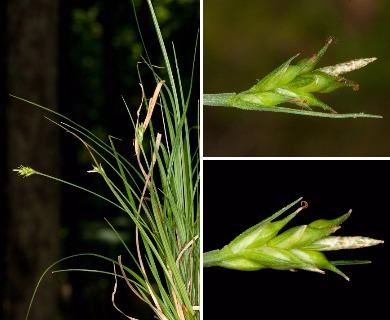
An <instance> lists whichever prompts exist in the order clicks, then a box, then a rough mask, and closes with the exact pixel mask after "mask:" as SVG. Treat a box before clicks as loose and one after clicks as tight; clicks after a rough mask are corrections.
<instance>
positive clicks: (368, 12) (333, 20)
mask: <svg viewBox="0 0 390 320" xmlns="http://www.w3.org/2000/svg"><path fill="white" fill-rule="evenodd" d="M203 23H204V27H203V28H204V31H203V33H204V50H203V54H204V57H203V61H204V63H203V72H204V74H203V80H204V82H203V85H204V93H222V92H237V93H238V92H240V91H243V90H247V89H249V88H250V87H252V86H253V85H254V84H255V83H256V81H257V79H261V78H262V77H264V76H265V75H267V74H268V73H269V72H271V71H272V70H274V69H275V68H276V67H278V66H279V65H281V64H282V63H283V62H285V61H286V60H288V59H289V58H291V57H292V56H294V55H295V54H297V53H300V56H299V57H298V58H297V59H296V60H294V62H296V61H298V60H299V59H300V58H305V57H311V56H312V54H313V53H315V52H317V51H318V50H319V49H320V48H322V46H323V45H324V43H325V39H326V37H327V36H333V37H335V38H336V39H337V40H338V42H337V43H335V44H332V45H331V46H330V47H329V49H328V51H327V52H326V54H325V55H324V56H323V57H322V59H321V61H320V62H319V65H318V66H319V67H324V66H328V65H334V64H337V63H341V62H345V61H349V60H352V59H357V58H368V57H377V58H378V59H377V60H376V61H375V62H373V63H371V64H369V65H368V66H366V67H364V68H362V69H359V70H355V71H353V72H351V73H347V74H345V77H346V78H347V79H350V80H353V81H355V82H357V83H359V84H360V90H359V91H353V90H352V89H351V88H341V89H338V90H336V91H334V92H332V93H328V94H322V95H317V97H318V98H319V99H320V100H322V101H324V102H325V103H327V104H328V105H329V106H331V107H332V108H333V109H335V110H336V111H337V112H339V113H355V112H364V113H369V114H379V115H382V116H383V117H384V118H383V119H328V118H311V117H305V116H300V115H291V114H282V113H272V112H255V111H245V110H239V109H234V108H232V109H228V108H223V107H210V106H204V108H203V110H204V155H205V156H316V157H323V156H335V157H339V156H352V157H355V156H360V157H365V156H389V155H390V144H389V141H390V108H389V99H388V87H389V70H390V57H389V54H388V52H389V51H390V42H389V40H388V39H389V32H390V2H389V1H386V0H329V1H311V0H296V1H283V0H276V1H250V0H243V1H237V0H227V1H223V6H221V1H217V0H208V1H205V2H204V16H203Z"/></svg>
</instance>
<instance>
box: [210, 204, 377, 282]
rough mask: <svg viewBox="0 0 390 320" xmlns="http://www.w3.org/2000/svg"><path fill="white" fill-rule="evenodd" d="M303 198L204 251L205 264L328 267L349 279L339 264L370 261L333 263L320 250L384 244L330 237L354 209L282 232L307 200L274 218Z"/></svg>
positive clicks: (238, 267)
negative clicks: (221, 243)
mask: <svg viewBox="0 0 390 320" xmlns="http://www.w3.org/2000/svg"><path fill="white" fill-rule="evenodd" d="M301 199H302V198H300V199H298V200H296V201H294V202H293V203H291V204H290V205H288V206H286V207H284V208H283V209H281V210H279V211H278V212H277V213H275V214H274V215H272V216H271V217H270V218H268V219H265V220H264V221H262V222H260V223H258V224H257V225H255V226H253V227H251V228H249V229H248V230H246V231H244V232H243V233H242V234H240V235H239V236H237V237H236V238H235V239H234V240H232V241H231V242H230V243H229V244H227V245H226V246H224V247H223V248H222V249H221V250H213V251H210V252H206V253H204V254H203V266H204V267H212V266H219V267H223V268H228V269H235V270H242V271H256V270H261V269H266V268H271V269H275V270H296V269H302V270H307V271H313V272H318V273H324V270H329V271H332V272H334V273H336V274H338V275H340V276H342V277H343V278H344V279H346V280H349V278H348V277H347V276H346V275H345V274H344V273H343V272H342V271H340V270H339V269H338V268H337V267H336V265H338V264H343V265H353V264H363V263H369V261H358V260H352V261H345V260H342V261H334V262H332V261H329V260H328V259H327V257H326V256H325V255H324V254H323V253H322V252H321V251H331V250H342V249H356V248H364V247H369V246H374V245H377V244H380V243H383V241H382V240H376V239H371V238H368V237H360V236H357V237H340V236H337V237H336V236H331V234H333V233H334V232H336V231H337V230H338V229H339V228H340V225H341V224H342V223H343V222H344V221H345V220H347V219H348V218H349V216H350V215H351V210H350V211H348V212H347V213H346V214H344V215H342V216H340V217H338V218H335V219H332V220H325V219H320V220H316V221H313V222H311V223H310V224H308V225H301V226H296V227H292V228H290V229H288V230H286V231H284V232H282V233H280V234H279V232H280V231H281V230H282V229H283V228H284V227H285V226H286V224H287V223H288V222H290V221H291V220H292V219H293V218H294V217H295V216H296V215H297V214H298V212H300V211H301V210H303V209H305V208H307V203H306V202H305V201H302V206H301V207H300V208H298V209H297V210H296V211H295V212H293V213H291V214H290V215H288V216H287V217H286V218H284V219H281V220H277V221H273V220H274V219H276V218H277V217H279V216H280V215H281V214H282V213H283V212H285V211H286V210H288V209H289V208H291V207H292V206H293V205H294V204H296V203H297V202H299V201H300V200H301Z"/></svg>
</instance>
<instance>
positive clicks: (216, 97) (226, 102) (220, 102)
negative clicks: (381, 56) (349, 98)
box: [203, 93, 383, 119]
mask: <svg viewBox="0 0 390 320" xmlns="http://www.w3.org/2000/svg"><path fill="white" fill-rule="evenodd" d="M236 95H237V94H236V93H216V94H204V95H203V105H206V106H220V107H234V108H238V109H244V110H256V111H270V112H283V113H291V114H299V115H305V116H312V117H322V118H336V119H345V118H379V119H380V118H383V117H382V116H380V115H375V114H366V113H344V114H343V113H325V112H321V111H311V110H299V109H292V108H286V107H278V106H272V107H271V106H263V105H259V106H257V107H255V106H253V105H250V106H249V105H245V104H240V103H239V102H238V101H237V99H235V97H236Z"/></svg>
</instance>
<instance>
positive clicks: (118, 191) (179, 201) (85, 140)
mask: <svg viewBox="0 0 390 320" xmlns="http://www.w3.org/2000/svg"><path fill="white" fill-rule="evenodd" d="M148 5H149V8H150V12H151V16H152V19H153V22H154V26H155V30H156V33H157V36H158V40H159V44H160V49H161V52H162V56H163V58H164V62H165V70H166V72H167V74H168V79H167V81H164V80H163V79H161V78H160V76H159V75H158V74H157V73H156V72H155V71H154V68H153V66H152V64H151V62H150V61H148V59H144V62H145V63H146V65H147V66H148V67H149V68H150V70H151V72H152V73H153V76H154V79H155V81H156V89H155V91H154V94H153V96H152V97H151V98H150V99H147V98H146V96H145V93H144V92H143V89H142V94H143V101H142V103H141V105H140V107H139V109H138V112H137V118H136V119H133V117H132V115H131V113H130V110H129V108H127V105H126V108H127V110H128V112H129V115H130V118H131V122H132V126H133V129H134V151H135V155H136V159H133V160H136V165H135V164H134V163H133V162H134V161H131V160H129V159H126V158H125V157H124V156H123V155H122V154H121V153H120V152H118V150H117V148H116V146H115V140H114V139H113V137H108V141H103V140H102V139H100V138H99V137H97V136H96V135H94V134H93V133H92V132H91V131H89V130H88V129H86V128H84V127H83V126H81V125H79V124H77V123H75V122H74V121H72V120H71V119H70V118H68V117H66V116H64V115H62V114H59V113H57V112H55V111H53V110H51V109H49V108H46V107H44V106H41V105H38V104H36V103H34V102H31V101H28V100H25V99H23V98H20V97H16V96H13V97H14V98H17V99H20V100H22V101H25V102H27V103H29V104H31V105H34V106H36V107H39V108H42V109H44V110H46V111H49V112H51V113H54V114H56V115H57V116H59V117H60V118H62V120H63V121H62V122H55V121H53V122H54V123H55V124H56V125H58V126H60V127H61V128H63V129H64V130H66V131H67V132H69V133H71V134H72V135H73V136H75V137H76V138H77V139H79V140H80V141H81V143H82V144H83V145H84V146H85V149H86V150H87V152H88V153H89V155H90V157H91V162H92V168H91V170H90V171H89V172H90V173H96V174H99V175H100V176H101V177H102V178H103V179H104V181H105V182H106V184H107V186H108V188H109V190H110V191H111V193H112V195H113V200H112V199H111V197H110V196H106V195H101V194H98V193H96V192H94V191H93V190H89V189H86V188H84V187H82V186H79V185H77V184H74V183H71V182H69V181H65V180H62V179H59V178H56V177H53V176H50V175H47V174H45V173H42V172H38V171H36V170H34V169H33V168H30V167H28V166H20V167H19V168H17V169H15V170H14V171H16V172H17V173H18V174H20V175H21V176H23V177H28V176H31V175H39V176H43V177H47V178H50V179H54V180H57V181H60V182H61V183H65V184H69V185H72V186H74V187H76V188H78V189H81V190H83V191H86V192H88V193H91V194H93V195H95V196H97V197H99V198H102V199H104V200H105V201H107V202H109V203H111V204H112V205H113V206H115V207H116V208H117V209H118V210H121V211H123V213H124V214H126V215H127V216H128V217H129V219H131V220H132V221H133V222H134V224H135V235H136V248H137V249H136V252H135V253H134V252H132V251H131V250H130V249H129V247H128V244H127V243H126V242H125V241H124V239H122V237H121V235H120V234H119V232H118V231H117V230H116V229H115V227H114V226H113V225H112V224H111V223H110V221H109V220H108V219H106V221H107V224H108V226H109V227H110V228H111V229H112V231H113V232H114V233H115V234H116V236H117V237H118V238H119V240H120V241H121V243H122V245H123V255H126V256H127V257H130V258H131V259H132V260H133V261H134V262H135V265H136V266H137V268H136V270H134V269H130V268H129V267H127V266H126V265H125V264H124V263H123V262H122V255H120V256H118V257H106V256H103V255H100V254H99V253H81V254H75V255H72V256H68V257H64V258H62V259H60V260H58V261H56V262H54V263H53V264H52V265H50V266H48V268H47V269H46V271H45V272H44V273H43V274H42V276H41V278H40V280H39V282H38V283H37V286H36V288H35V291H34V293H33V296H32V299H31V303H30V306H29V309H28V311H27V316H26V319H27V318H28V315H29V311H30V309H31V307H32V303H33V300H34V296H35V294H36V292H37V289H38V286H39V284H40V282H41V280H42V278H43V277H44V276H45V275H46V273H47V272H48V271H49V270H51V269H52V268H53V267H54V266H55V265H57V264H58V263H60V262H62V261H64V260H68V259H73V258H75V257H79V256H86V257H89V258H92V257H93V258H99V259H103V260H105V261H107V262H109V263H112V264H113V271H112V272H107V271H103V270H90V269H83V268H73V269H64V270H56V271H55V272H64V271H76V270H77V271H83V272H100V273H108V274H110V275H112V276H113V278H114V279H115V285H114V286H113V293H112V303H113V305H114V307H115V308H117V306H116V305H115V294H117V292H116V290H117V281H118V279H119V281H125V282H126V284H127V285H128V286H129V288H130V289H131V291H132V292H133V293H134V294H135V295H136V296H137V297H138V298H139V299H140V300H142V301H144V302H145V303H146V304H148V305H149V307H150V308H151V309H152V310H153V311H154V313H155V315H156V317H157V318H158V319H198V318H199V317H200V316H199V300H200V244H199V230H200V225H199V223H200V222H199V220H200V219H199V215H200V212H199V210H200V206H199V130H198V129H199V118H198V125H197V126H195V127H192V128H191V127H190V126H189V122H188V111H189V110H190V109H191V108H194V107H197V108H198V109H197V110H198V112H199V106H194V105H190V96H191V95H192V94H193V93H192V92H191V91H192V81H193V80H194V79H193V76H192V77H191V79H192V80H191V83H190V85H189V88H184V87H183V86H182V83H181V78H180V71H179V70H180V69H179V66H178V63H177V59H176V56H175V54H174V56H173V61H174V64H173V65H172V64H171V62H170V58H169V57H168V54H167V50H166V47H165V44H164V40H163V38H162V35H161V32H160V29H159V25H158V21H157V18H156V16H155V13H154V9H153V5H152V2H151V1H150V0H148ZM196 44H197V40H196ZM196 44H195V48H194V60H193V61H194V62H193V69H194V67H195V61H196V59H195V58H196V57H195V52H196ZM173 52H174V50H173ZM192 75H193V72H192ZM140 82H141V88H143V85H142V79H140ZM155 108H161V114H162V116H161V119H159V120H156V119H155V118H153V120H152V115H153V111H154V109H155ZM144 110H146V112H145V111H144ZM143 112H144V113H146V115H145V118H144V120H143V121H142V117H141V113H143ZM49 120H50V119H49ZM51 121H52V120H51ZM157 121H159V122H160V123H161V124H162V127H163V132H162V133H160V132H155V130H154V127H153V123H156V122H157ZM148 130H149V131H150V136H151V137H152V138H151V139H150V140H147V139H145V138H144V137H145V135H144V134H145V133H146V132H147V131H148ZM191 135H195V136H196V140H197V145H196V146H194V145H193V144H191V143H190V136H191ZM118 178H119V179H118ZM114 181H119V183H118V182H115V183H114ZM137 181H141V182H140V183H139V182H137ZM156 288H157V289H156ZM117 309H118V310H119V308H117ZM119 311H120V310H119ZM120 312H122V311H120ZM126 316H127V317H128V318H129V319H133V318H131V317H130V316H128V315H126Z"/></svg>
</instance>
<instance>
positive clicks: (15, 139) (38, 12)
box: [3, 0, 60, 320]
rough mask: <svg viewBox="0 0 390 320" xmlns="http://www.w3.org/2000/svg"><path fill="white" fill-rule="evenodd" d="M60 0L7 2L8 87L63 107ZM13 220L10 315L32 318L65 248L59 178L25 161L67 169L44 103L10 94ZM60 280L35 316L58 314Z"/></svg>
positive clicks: (8, 255)
mask: <svg viewBox="0 0 390 320" xmlns="http://www.w3.org/2000/svg"><path fill="white" fill-rule="evenodd" d="M57 17H58V1H55V0H12V1H8V5H7V19H8V20H7V38H6V40H7V90H8V92H9V93H10V94H14V95H17V96H19V97H22V98H25V99H27V100H30V101H33V102H36V103H38V104H41V105H44V106H47V107H50V108H52V109H56V106H57V104H58V102H57V54H58V52H57V40H58V39H57V24H58V21H57V20H58V18H57ZM6 121H7V143H8V144H7V170H8V173H9V176H8V185H7V192H8V209H9V210H8V213H9V216H8V225H7V235H6V237H7V239H6V248H5V277H6V279H5V282H6V283H5V286H4V287H5V294H4V295H5V299H4V302H3V313H4V314H3V319H7V320H10V319H12V320H14V319H15V320H19V319H25V316H26V312H27V308H28V304H29V302H30V299H31V297H32V294H33V291H34V287H35V285H36V284H37V281H38V279H39V277H40V276H41V275H42V273H43V271H44V270H45V269H46V268H47V267H48V266H49V265H50V264H51V263H53V262H54V261H55V260H57V259H58V252H59V236H58V230H59V216H60V211H59V201H60V197H59V188H60V187H59V184H58V183H56V182H52V181H49V180H46V179H44V178H41V177H38V176H32V177H29V178H26V179H22V178H21V177H19V176H17V175H16V173H15V172H12V169H13V168H16V167H17V166H19V165H20V164H24V165H28V166H31V167H32V168H34V169H36V170H38V171H41V172H45V173H48V174H50V175H53V176H58V175H59V166H60V165H59V160H60V159H59V132H58V128H57V127H56V126H55V125H53V124H52V123H51V122H49V121H48V120H47V119H45V118H44V114H43V112H42V110H40V109H38V108H34V107H32V106H30V105H28V104H26V103H23V102H21V101H19V100H16V99H13V98H10V99H9V100H8V104H7V106H6ZM57 297H58V285H57V281H56V277H55V276H52V275H51V274H48V275H47V276H46V277H45V278H44V280H43V282H42V284H41V286H40V287H39V289H38V292H37V295H36V297H35V300H34V304H33V307H32V310H31V312H30V317H29V319H31V320H38V319H39V320H46V319H47V320H49V319H50V320H52V319H55V318H56V315H57V300H58V298H57Z"/></svg>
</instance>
